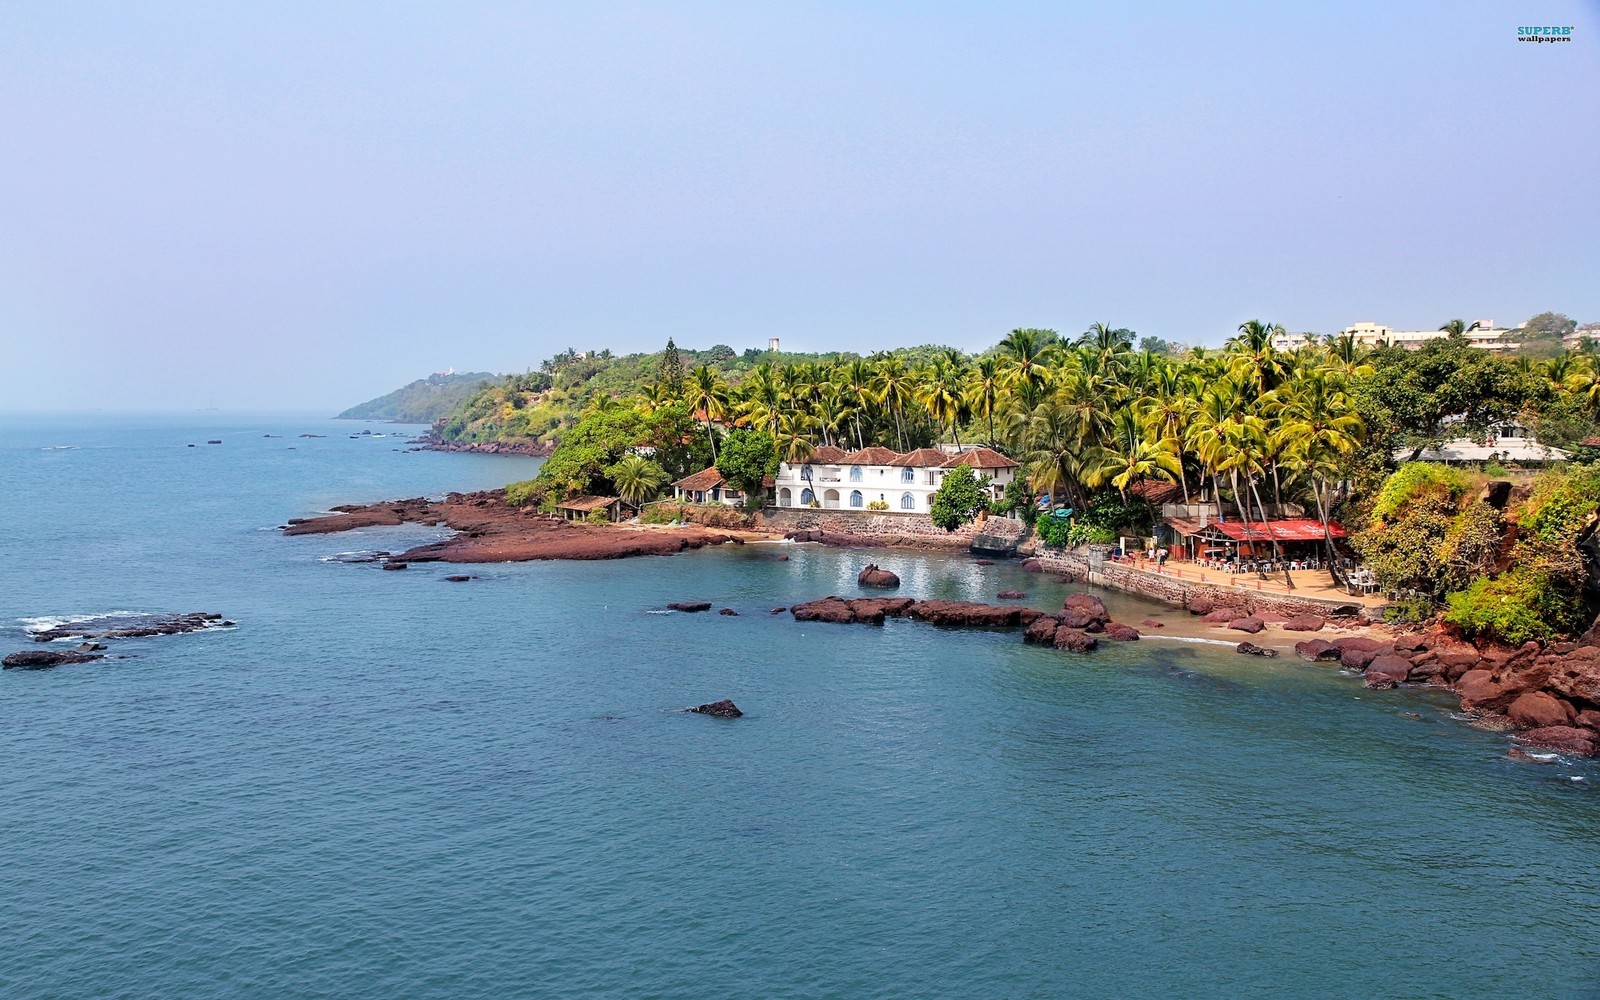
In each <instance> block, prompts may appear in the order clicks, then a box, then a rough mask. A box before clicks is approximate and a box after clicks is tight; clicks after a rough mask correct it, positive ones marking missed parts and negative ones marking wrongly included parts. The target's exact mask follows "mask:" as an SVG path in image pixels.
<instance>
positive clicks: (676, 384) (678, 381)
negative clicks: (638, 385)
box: [656, 337, 683, 397]
mask: <svg viewBox="0 0 1600 1000" xmlns="http://www.w3.org/2000/svg"><path fill="white" fill-rule="evenodd" d="M656 379H657V381H659V382H660V383H661V384H662V385H664V386H666V388H667V391H668V392H670V393H671V394H672V395H673V396H674V397H676V396H681V395H683V358H682V356H681V355H679V353H678V345H677V344H674V343H673V342H672V338H671V337H668V338H667V347H666V350H664V351H662V352H661V362H660V364H659V365H658V366H657V367H656Z"/></svg>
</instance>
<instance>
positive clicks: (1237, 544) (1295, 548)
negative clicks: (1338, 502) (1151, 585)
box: [1162, 517, 1345, 565]
mask: <svg viewBox="0 0 1600 1000" xmlns="http://www.w3.org/2000/svg"><path fill="white" fill-rule="evenodd" d="M1162 527H1163V528H1164V529H1165V531H1166V532H1168V533H1170V535H1171V539H1170V543H1169V544H1170V545H1171V547H1172V548H1173V549H1174V550H1175V552H1176V554H1178V556H1179V558H1182V559H1186V560H1188V561H1189V562H1195V563H1200V564H1202V565H1207V564H1210V565H1227V564H1234V565H1238V564H1242V563H1246V562H1249V561H1252V560H1256V559H1264V558H1267V557H1270V556H1271V555H1272V551H1273V550H1272V543H1273V542H1277V543H1278V548H1279V550H1280V551H1281V552H1282V553H1283V556H1284V558H1285V559H1287V560H1292V561H1297V562H1298V561H1301V560H1306V561H1313V560H1316V559H1318V558H1320V557H1321V555H1323V554H1324V553H1325V552H1326V548H1325V546H1324V532H1323V528H1322V522H1321V521H1318V520H1317V519H1316V518H1314V517H1290V518H1281V519H1276V520H1271V521H1250V522H1248V523H1246V522H1245V521H1243V520H1241V519H1234V518H1229V519H1227V520H1221V519H1211V518H1201V519H1194V518H1186V517H1168V518H1165V519H1164V520H1163V521H1162ZM1326 535H1327V536H1328V537H1331V538H1332V539H1333V540H1334V541H1335V542H1338V541H1342V540H1343V539H1344V537H1345V530H1344V525H1342V524H1340V523H1339V522H1338V521H1329V522H1328V529H1327V532H1326Z"/></svg>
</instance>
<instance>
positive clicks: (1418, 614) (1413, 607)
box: [1383, 594, 1436, 625]
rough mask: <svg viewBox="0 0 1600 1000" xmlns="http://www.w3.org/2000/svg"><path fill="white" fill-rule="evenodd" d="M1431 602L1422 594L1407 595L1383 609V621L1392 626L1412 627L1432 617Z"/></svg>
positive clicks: (1433, 608) (1433, 607)
mask: <svg viewBox="0 0 1600 1000" xmlns="http://www.w3.org/2000/svg"><path fill="white" fill-rule="evenodd" d="M1435 609H1436V606H1435V605H1434V603H1433V601H1432V600H1431V599H1430V598H1428V597H1425V596H1423V595H1422V594H1408V595H1406V596H1403V597H1401V598H1399V599H1397V600H1396V601H1395V602H1394V603H1392V604H1390V605H1389V606H1388V607H1386V608H1384V609H1383V620H1384V621H1386V622H1389V623H1390V624H1392V625H1413V624H1416V623H1418V622H1424V621H1427V620H1428V619H1429V618H1432V617H1433V613H1434V611H1435Z"/></svg>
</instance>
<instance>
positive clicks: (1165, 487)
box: [1128, 479, 1183, 504]
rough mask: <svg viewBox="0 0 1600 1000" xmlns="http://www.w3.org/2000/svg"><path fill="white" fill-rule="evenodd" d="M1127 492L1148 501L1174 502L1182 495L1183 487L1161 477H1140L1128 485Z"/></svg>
mask: <svg viewBox="0 0 1600 1000" xmlns="http://www.w3.org/2000/svg"><path fill="white" fill-rule="evenodd" d="M1128 492H1129V493H1132V494H1133V495H1134V496H1140V497H1144V499H1145V500H1146V501H1148V502H1150V503H1157V504H1160V503H1176V502H1177V500H1178V498H1179V497H1181V496H1183V488H1182V487H1181V486H1179V485H1178V484H1177V483H1169V482H1166V481H1165V480H1161V479H1141V480H1139V481H1138V482H1137V483H1134V484H1133V485H1132V486H1129V487H1128Z"/></svg>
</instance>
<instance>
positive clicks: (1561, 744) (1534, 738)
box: [1517, 726, 1596, 757]
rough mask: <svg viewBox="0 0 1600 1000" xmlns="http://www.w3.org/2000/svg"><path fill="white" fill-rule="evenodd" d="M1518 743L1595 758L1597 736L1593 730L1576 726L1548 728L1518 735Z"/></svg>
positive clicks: (1531, 730)
mask: <svg viewBox="0 0 1600 1000" xmlns="http://www.w3.org/2000/svg"><path fill="white" fill-rule="evenodd" d="M1517 742H1519V743H1523V744H1525V745H1527V746H1532V747H1544V748H1545V749H1547V750H1559V751H1561V752H1563V753H1570V754H1576V755H1577V756H1579V757H1593V756H1594V752H1595V744H1596V735H1595V732H1594V730H1592V729H1578V728H1576V727H1574V726H1546V727H1544V728H1542V729H1530V730H1528V731H1527V732H1524V733H1519V734H1517Z"/></svg>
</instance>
